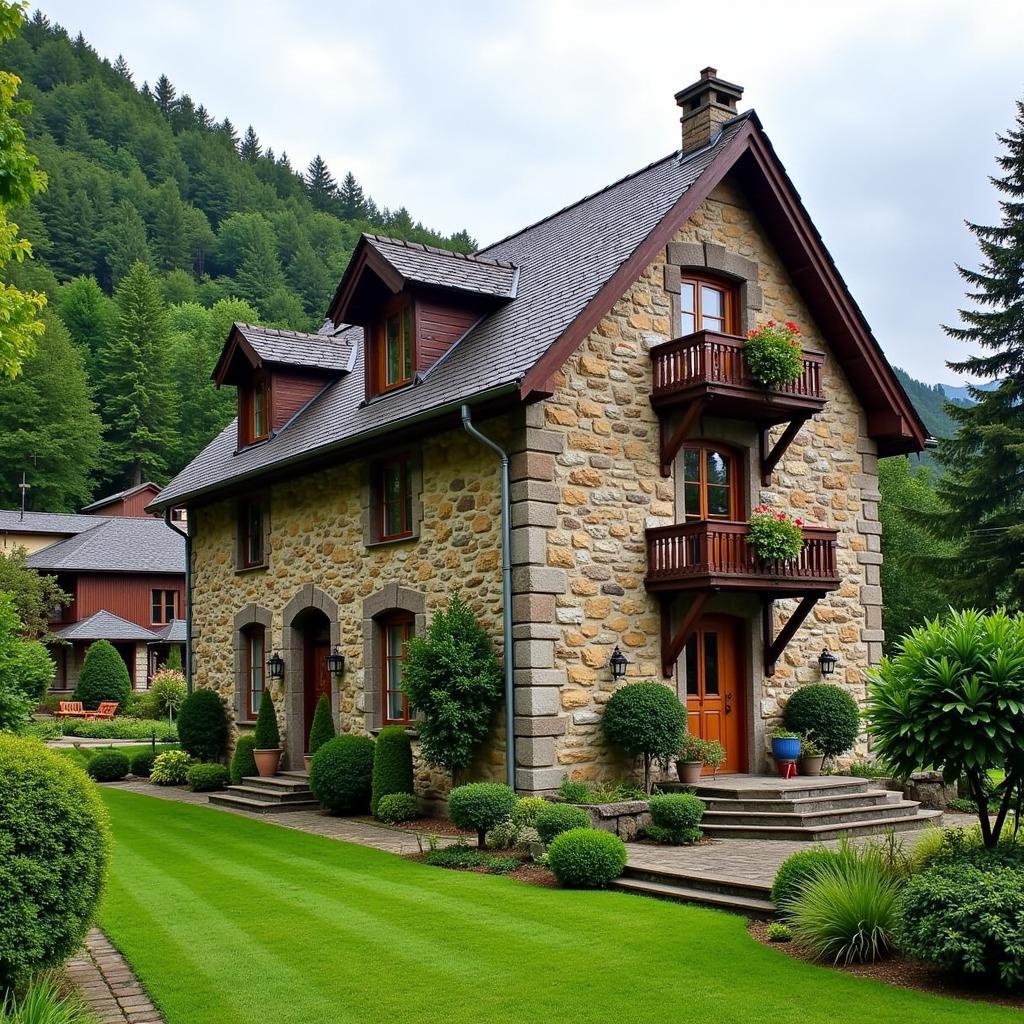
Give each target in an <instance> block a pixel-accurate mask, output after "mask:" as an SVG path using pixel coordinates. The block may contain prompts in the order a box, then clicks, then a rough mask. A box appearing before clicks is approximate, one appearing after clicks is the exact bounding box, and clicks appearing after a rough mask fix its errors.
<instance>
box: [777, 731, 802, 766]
mask: <svg viewBox="0 0 1024 1024" xmlns="http://www.w3.org/2000/svg"><path fill="white" fill-rule="evenodd" d="M772 757H774V758H775V760H776V761H795V760H797V758H799V757H800V740H799V739H795V740H790V739H780V738H779V737H778V736H773V737H772Z"/></svg>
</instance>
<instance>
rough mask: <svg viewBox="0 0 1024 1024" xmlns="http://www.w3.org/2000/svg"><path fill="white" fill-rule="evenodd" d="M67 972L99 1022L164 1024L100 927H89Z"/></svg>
mask: <svg viewBox="0 0 1024 1024" xmlns="http://www.w3.org/2000/svg"><path fill="white" fill-rule="evenodd" d="M67 972H68V977H69V978H70V979H71V981H72V982H73V983H74V985H75V987H76V988H77V989H78V991H79V993H80V994H81V996H82V999H83V1000H84V1001H85V1004H86V1005H87V1006H88V1007H89V1009H91V1010H92V1011H93V1012H94V1013H95V1014H96V1015H97V1016H98V1017H99V1019H100V1024H164V1018H163V1016H162V1015H161V1013H160V1011H159V1010H157V1008H156V1007H155V1006H154V1005H153V1003H152V1001H151V1000H150V998H149V996H148V995H146V990H145V989H144V988H143V987H142V985H141V983H140V982H139V979H138V978H136V977H135V972H134V971H133V970H132V969H131V967H129V965H128V962H127V961H126V960H125V958H124V957H123V956H121V954H120V953H119V952H118V951H117V950H116V949H115V948H114V947H113V945H112V944H111V942H110V940H109V939H108V938H107V937H106V935H104V934H103V932H102V931H100V929H99V928H91V929H90V930H89V934H88V935H86V937H85V944H84V945H83V947H82V948H81V949H80V950H79V951H78V953H76V954H75V955H74V956H73V957H72V958H71V959H70V960H69V961H68V964H67Z"/></svg>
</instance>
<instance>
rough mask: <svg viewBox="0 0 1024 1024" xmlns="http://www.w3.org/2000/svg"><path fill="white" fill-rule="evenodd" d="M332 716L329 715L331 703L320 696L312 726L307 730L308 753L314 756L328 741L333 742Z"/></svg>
mask: <svg viewBox="0 0 1024 1024" xmlns="http://www.w3.org/2000/svg"><path fill="white" fill-rule="evenodd" d="M335 735H336V733H335V731H334V716H333V715H332V714H331V702H330V701H329V700H328V699H327V694H321V695H320V699H319V700H318V701H317V702H316V710H315V711H314V712H313V725H312V726H311V727H310V730H309V753H310V755H311V756H312V755H313V754H315V753H316V752H317V751H318V750H319V749H320V748H321V747H322V746H323V745H324V744H325V743H326V742H327V741H328V740H333V739H334V737H335Z"/></svg>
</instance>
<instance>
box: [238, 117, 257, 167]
mask: <svg viewBox="0 0 1024 1024" xmlns="http://www.w3.org/2000/svg"><path fill="white" fill-rule="evenodd" d="M238 155H239V156H240V157H241V158H242V159H243V160H258V159H259V156H260V140H259V137H258V136H257V135H256V132H255V131H254V129H253V126H252V125H249V127H248V128H246V129H245V136H244V137H243V138H242V145H241V147H240V148H239V150H238Z"/></svg>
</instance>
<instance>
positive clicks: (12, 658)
mask: <svg viewBox="0 0 1024 1024" xmlns="http://www.w3.org/2000/svg"><path fill="white" fill-rule="evenodd" d="M52 681H53V662H52V661H51V660H50V656H49V654H47V653H46V648H45V647H44V646H43V645H42V644H41V643H40V642H39V641H38V640H29V639H26V638H25V637H24V636H23V635H22V623H21V619H19V618H18V611H17V607H16V605H15V601H14V595H12V594H9V593H4V592H3V591H0V731H4V730H6V731H10V732H18V731H19V730H20V729H21V728H22V726H24V725H25V723H26V722H27V721H28V717H29V715H30V714H31V713H32V711H33V710H34V709H35V707H36V705H37V704H38V703H39V701H41V700H42V699H43V696H44V695H45V694H46V690H47V688H48V687H49V685H50V683H51V682H52Z"/></svg>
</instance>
